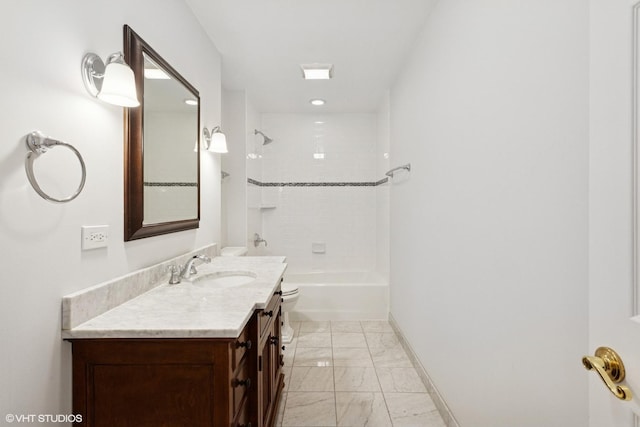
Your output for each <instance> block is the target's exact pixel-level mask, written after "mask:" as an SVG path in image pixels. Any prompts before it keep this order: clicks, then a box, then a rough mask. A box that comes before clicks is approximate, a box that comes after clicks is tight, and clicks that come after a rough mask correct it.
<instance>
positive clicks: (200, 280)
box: [191, 271, 257, 289]
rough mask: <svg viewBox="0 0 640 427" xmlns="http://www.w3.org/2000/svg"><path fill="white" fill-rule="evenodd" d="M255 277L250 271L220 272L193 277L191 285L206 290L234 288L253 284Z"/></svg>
mask: <svg viewBox="0 0 640 427" xmlns="http://www.w3.org/2000/svg"><path fill="white" fill-rule="evenodd" d="M256 277H257V276H256V274H255V273H252V272H251V271H221V272H216V273H208V274H203V275H198V276H195V277H193V278H192V279H191V283H192V284H193V285H194V286H199V287H206V288H220V289H222V288H235V287H238V286H242V285H246V284H248V283H251V282H253V281H254V280H256Z"/></svg>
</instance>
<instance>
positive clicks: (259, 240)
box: [253, 233, 267, 248]
mask: <svg viewBox="0 0 640 427" xmlns="http://www.w3.org/2000/svg"><path fill="white" fill-rule="evenodd" d="M260 243H264V247H265V248H266V247H267V241H266V240H264V239H263V238H262V237H260V235H259V234H258V233H255V234H254V235H253V246H255V247H256V248H257V247H258V246H260Z"/></svg>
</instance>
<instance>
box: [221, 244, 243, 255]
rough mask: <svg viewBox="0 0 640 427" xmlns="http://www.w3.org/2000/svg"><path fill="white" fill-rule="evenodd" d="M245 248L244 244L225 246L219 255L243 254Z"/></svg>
mask: <svg viewBox="0 0 640 427" xmlns="http://www.w3.org/2000/svg"><path fill="white" fill-rule="evenodd" d="M246 254H247V248H246V247H244V246H227V247H225V248H222V249H221V250H220V256H245V255H246Z"/></svg>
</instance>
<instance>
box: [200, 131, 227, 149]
mask: <svg viewBox="0 0 640 427" xmlns="http://www.w3.org/2000/svg"><path fill="white" fill-rule="evenodd" d="M202 135H203V136H204V140H205V142H206V149H207V150H208V151H211V152H213V153H228V152H229V150H227V137H226V136H224V133H222V131H221V130H220V126H216V127H214V128H213V129H211V132H209V129H207V128H204V129H202Z"/></svg>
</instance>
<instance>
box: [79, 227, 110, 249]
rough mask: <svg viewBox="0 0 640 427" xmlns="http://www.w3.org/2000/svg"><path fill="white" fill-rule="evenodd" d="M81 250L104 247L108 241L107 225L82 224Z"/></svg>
mask: <svg viewBox="0 0 640 427" xmlns="http://www.w3.org/2000/svg"><path fill="white" fill-rule="evenodd" d="M81 234H82V250H83V251H86V250H89V249H98V248H106V247H107V244H108V242H109V226H108V225H83V226H82V233H81Z"/></svg>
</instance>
